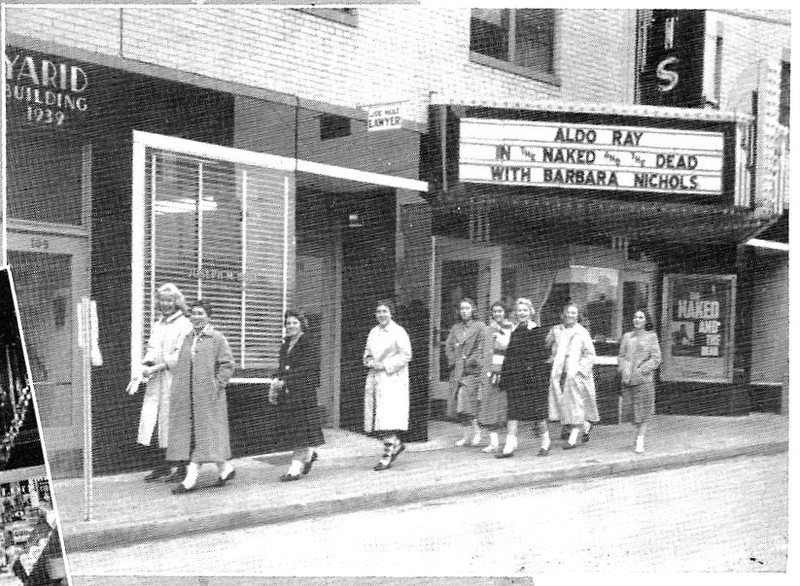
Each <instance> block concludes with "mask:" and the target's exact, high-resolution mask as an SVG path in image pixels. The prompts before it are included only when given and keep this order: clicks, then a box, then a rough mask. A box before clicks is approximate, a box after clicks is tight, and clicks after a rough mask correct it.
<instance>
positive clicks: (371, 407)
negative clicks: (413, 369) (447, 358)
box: [363, 301, 411, 471]
mask: <svg viewBox="0 0 800 586" xmlns="http://www.w3.org/2000/svg"><path fill="white" fill-rule="evenodd" d="M375 319H376V320H377V322H378V325H377V326H375V327H374V328H372V330H370V332H369V336H367V344H366V347H365V348H364V358H363V362H364V366H366V367H367V368H368V369H369V372H368V373H367V380H366V383H365V388H364V431H365V432H367V433H369V434H373V435H375V436H377V437H380V438H382V439H383V457H382V458H381V459H380V461H379V462H378V463H377V464H376V465H375V467H374V470H376V471H380V470H386V469H387V468H390V467H391V465H392V462H394V461H395V459H397V456H399V455H400V453H401V452H402V451H403V450H404V449H405V445H404V444H403V442H402V441H401V439H400V437H399V436H400V434H401V433H402V432H404V431H408V408H409V389H408V363H409V362H410V361H411V341H410V340H409V338H408V334H407V333H406V331H405V329H403V327H402V326H400V325H398V324H397V323H395V322H394V321H393V320H392V306H391V304H390V302H389V301H379V302H378V304H377V306H376V308H375Z"/></svg>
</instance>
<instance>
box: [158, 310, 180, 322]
mask: <svg viewBox="0 0 800 586" xmlns="http://www.w3.org/2000/svg"><path fill="white" fill-rule="evenodd" d="M182 315H183V311H181V310H180V309H178V310H177V311H175V313H173V314H171V315H166V316H163V315H162V316H161V320H160V321H161V322H162V323H165V324H171V323H173V322H174V321H175V320H177V319H178V318H179V317H181V316H182Z"/></svg>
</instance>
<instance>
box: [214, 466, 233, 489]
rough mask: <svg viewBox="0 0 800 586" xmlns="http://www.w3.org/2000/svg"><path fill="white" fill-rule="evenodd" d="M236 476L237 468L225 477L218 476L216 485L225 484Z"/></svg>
mask: <svg viewBox="0 0 800 586" xmlns="http://www.w3.org/2000/svg"><path fill="white" fill-rule="evenodd" d="M235 476H236V470H231V471H230V473H229V474H228V475H227V476H226V477H225V478H223V477H222V476H220V477H219V478H217V481H216V482H215V483H214V486H225V483H226V482H229V481H231V480H233V479H234V477H235Z"/></svg>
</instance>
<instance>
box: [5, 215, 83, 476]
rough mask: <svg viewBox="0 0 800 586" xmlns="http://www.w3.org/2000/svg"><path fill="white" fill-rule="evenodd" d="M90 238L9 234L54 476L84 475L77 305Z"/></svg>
mask: <svg viewBox="0 0 800 586" xmlns="http://www.w3.org/2000/svg"><path fill="white" fill-rule="evenodd" d="M87 261H88V243H87V240H86V239H85V238H80V237H70V236H61V235H50V234H40V233H31V232H28V233H25V232H14V231H10V232H9V234H8V263H9V264H10V265H11V267H12V270H13V271H14V280H15V285H16V289H17V299H18V303H19V310H20V318H21V322H22V328H23V332H24V335H25V342H26V346H27V350H28V359H29V362H30V367H31V376H32V378H33V386H34V393H35V395H36V404H37V406H38V409H39V418H40V421H41V425H42V439H43V441H44V442H45V448H46V450H47V455H48V459H49V461H50V466H51V470H52V473H53V475H54V476H56V477H58V476H72V475H77V474H79V473H80V470H81V466H82V458H83V454H82V446H83V428H82V426H83V411H82V409H83V381H82V368H81V355H80V351H79V349H78V340H77V336H78V325H77V304H78V303H79V301H80V298H81V297H82V296H87V295H88V294H89V277H88V270H87V269H88V266H87V265H88V262H87Z"/></svg>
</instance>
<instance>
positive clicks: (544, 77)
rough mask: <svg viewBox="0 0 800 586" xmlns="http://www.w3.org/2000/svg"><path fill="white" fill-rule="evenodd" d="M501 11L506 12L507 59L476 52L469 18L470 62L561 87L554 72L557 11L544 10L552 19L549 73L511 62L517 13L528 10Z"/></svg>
mask: <svg viewBox="0 0 800 586" xmlns="http://www.w3.org/2000/svg"><path fill="white" fill-rule="evenodd" d="M473 10H474V9H473ZM501 10H506V11H508V13H507V14H508V16H507V20H508V23H509V24H508V31H506V33H507V38H506V39H505V41H506V42H507V43H508V47H507V48H506V54H507V58H506V59H502V58H498V57H492V56H490V55H486V54H484V53H481V52H478V51H476V50H475V49H474V46H475V44H474V38H473V33H474V31H473V30H472V26H473V24H472V17H470V52H469V59H470V61H471V62H473V63H477V64H478V65H484V66H486V67H492V68H494V69H500V70H502V71H506V72H508V73H513V74H515V75H520V76H522V77H527V78H530V79H534V80H536V81H541V82H543V83H547V84H550V85H556V86H558V85H561V81H560V79H559V77H558V74H557V71H556V45H557V35H556V31H557V29H558V11H557V10H555V9H544V10H548V11H549V12H550V16H551V18H552V21H551V31H550V32H551V35H552V37H551V39H550V63H549V69H550V71H547V72H545V71H540V70H537V69H534V68H532V67H528V66H524V65H518V64H516V63H513V62H512V59H513V58H514V52H515V49H516V45H517V41H516V35H513V36H512V34H511V32H515V31H516V18H517V12H518V11H519V10H529V9H517V8H505V9H501Z"/></svg>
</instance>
